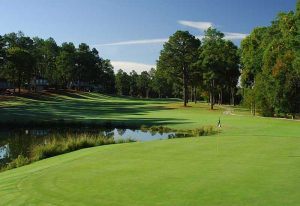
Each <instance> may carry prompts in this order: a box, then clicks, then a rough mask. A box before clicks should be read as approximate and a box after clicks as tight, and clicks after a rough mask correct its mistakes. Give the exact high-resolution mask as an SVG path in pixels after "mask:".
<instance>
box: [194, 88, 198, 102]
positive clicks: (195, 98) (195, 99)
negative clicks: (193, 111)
mask: <svg viewBox="0 0 300 206" xmlns="http://www.w3.org/2000/svg"><path fill="white" fill-rule="evenodd" d="M196 94H197V91H196V86H195V87H194V101H195V104H196V103H197V97H196Z"/></svg>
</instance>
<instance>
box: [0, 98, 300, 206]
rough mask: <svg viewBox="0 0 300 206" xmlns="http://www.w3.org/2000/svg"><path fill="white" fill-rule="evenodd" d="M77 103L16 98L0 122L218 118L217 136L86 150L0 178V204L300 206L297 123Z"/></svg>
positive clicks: (166, 105)
mask: <svg viewBox="0 0 300 206" xmlns="http://www.w3.org/2000/svg"><path fill="white" fill-rule="evenodd" d="M82 96H84V98H81V99H76V98H71V97H68V98H65V97H63V96H60V97H57V99H55V100H53V101H52V100H51V101H48V102H44V101H37V100H34V101H33V100H28V99H19V100H17V101H20V102H21V103H22V102H24V104H16V105H15V106H13V104H12V105H10V106H9V107H8V106H7V107H5V108H1V110H0V115H2V116H1V117H3V118H7V120H9V119H10V120H11V119H13V118H17V117H21V118H23V120H26V121H27V120H28V119H30V120H40V121H44V120H45V119H47V117H49V119H50V120H54V119H65V120H66V119H70V120H76V121H82V122H85V123H87V122H95V121H97V122H101V121H111V122H121V123H124V124H127V125H129V124H132V125H147V127H149V126H153V125H164V126H165V127H168V128H171V129H177V130H192V129H194V128H201V127H203V126H204V125H216V124H217V121H218V120H219V118H220V119H221V123H222V128H221V132H220V133H217V134H216V135H212V136H209V137H205V138H197V137H196V138H177V139H170V140H161V141H149V142H136V143H132V144H113V145H109V146H103V147H93V148H86V149H81V150H79V151H76V152H71V153H66V154H63V155H59V156H56V157H53V158H47V159H44V160H41V161H37V162H34V163H33V164H30V165H26V166H24V167H20V168H17V169H14V170H10V171H5V172H2V173H0V196H1V201H0V205H76V206H78V205H101V206H106V205H114V206H127V205H128V206H129V205H130V206H135V205H136V206H140V205H143V206H153V205H160V206H161V205H163V206H175V205H205V206H220V205H222V206H240V205H243V206H268V205H272V206H283V205H284V206H298V205H299V202H300V196H299V191H300V184H299V183H300V153H299V151H300V150H299V148H300V135H299V134H300V122H299V121H294V120H283V119H274V118H261V117H253V116H251V114H250V112H249V111H248V110H243V111H242V112H240V111H235V107H227V106H222V107H221V106H218V105H216V107H215V109H214V110H213V111H210V110H209V105H208V104H206V103H199V104H189V106H190V107H187V108H183V107H182V103H177V102H167V101H165V102H164V101H147V100H145V101H143V100H131V99H125V98H124V99H122V98H116V97H108V96H101V95H99V94H93V93H92V94H82ZM21 105H23V106H21ZM229 109H230V111H231V112H230V113H228V112H226V110H229ZM239 109H240V108H239ZM24 114H25V115H24ZM26 115H28V116H26ZM18 121H20V120H18ZM214 127H215V128H214V129H217V128H216V126H214Z"/></svg>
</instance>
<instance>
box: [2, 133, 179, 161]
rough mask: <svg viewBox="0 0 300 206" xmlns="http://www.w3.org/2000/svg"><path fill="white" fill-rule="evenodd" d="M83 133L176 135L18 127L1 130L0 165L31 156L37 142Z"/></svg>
mask: <svg viewBox="0 0 300 206" xmlns="http://www.w3.org/2000/svg"><path fill="white" fill-rule="evenodd" d="M83 133H88V134H98V135H99V136H105V137H107V138H112V137H113V138H115V139H127V138H131V139H135V140H137V141H148V140H156V139H168V138H173V137H175V133H159V132H147V131H141V130H133V129H123V128H100V129H98V128H97V129H95V128H60V129H53V128H51V129H16V130H0V167H1V166H3V165H5V164H7V163H9V162H10V161H11V160H13V159H15V158H17V157H18V155H23V156H25V157H30V152H31V149H32V148H33V147H34V146H35V145H37V144H47V142H48V141H49V140H50V138H53V137H56V138H66V137H67V136H70V135H71V136H72V134H74V136H78V135H80V134H83Z"/></svg>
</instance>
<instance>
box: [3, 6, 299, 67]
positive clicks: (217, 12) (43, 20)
mask: <svg viewBox="0 0 300 206" xmlns="http://www.w3.org/2000/svg"><path fill="white" fill-rule="evenodd" d="M295 5H296V0H26V1H25V0H0V35H3V34H6V33H10V32H18V31H23V32H24V33H25V35H27V36H30V37H35V36H38V37H40V38H45V39H46V38H49V37H53V38H54V39H55V40H56V42H57V43H58V44H59V45H60V44H61V43H63V42H73V43H74V44H75V45H78V44H80V43H83V42H84V43H87V44H89V45H90V46H91V47H95V48H96V49H97V50H98V51H99V54H100V56H101V57H103V58H105V59H110V60H111V62H112V64H113V66H114V68H115V70H118V69H123V70H125V71H127V72H129V71H131V70H132V69H134V70H136V71H137V72H138V73H139V72H141V71H143V70H149V69H150V68H151V67H155V64H156V61H157V60H158V58H159V53H160V50H161V49H162V48H163V43H164V42H165V41H167V40H168V38H169V36H170V35H172V34H173V33H175V32H176V31H177V30H184V31H189V32H190V33H191V34H193V35H195V36H196V37H198V38H201V36H202V35H203V34H204V31H205V30H206V29H207V28H208V27H210V26H212V27H214V28H217V29H218V30H220V31H222V32H223V33H224V34H225V38H227V39H230V40H232V41H233V42H234V43H235V44H236V45H238V46H239V45H240V41H241V40H242V39H243V38H245V37H246V36H247V34H249V33H251V31H252V30H253V28H254V27H258V26H268V25H270V23H271V21H272V20H273V19H274V18H275V17H276V15H277V14H278V12H287V11H291V10H294V9H295Z"/></svg>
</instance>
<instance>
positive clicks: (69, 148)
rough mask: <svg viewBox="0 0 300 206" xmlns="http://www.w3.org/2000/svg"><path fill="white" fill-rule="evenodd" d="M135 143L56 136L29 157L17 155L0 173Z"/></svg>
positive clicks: (92, 137) (38, 147) (95, 137)
mask: <svg viewBox="0 0 300 206" xmlns="http://www.w3.org/2000/svg"><path fill="white" fill-rule="evenodd" d="M129 142H135V140H132V139H118V140H115V139H114V138H108V137H103V136H99V135H93V134H79V135H75V134H72V135H70V134H68V135H67V136H66V137H63V138H62V137H59V136H57V135H55V136H53V137H51V138H50V139H49V140H48V141H47V143H45V144H39V145H34V146H33V148H31V157H30V158H28V157H24V156H23V155H19V156H18V157H17V158H16V159H14V160H13V161H12V162H10V163H9V164H8V165H7V166H6V167H4V168H1V171H5V170H10V169H14V168H17V167H21V166H24V165H28V164H30V163H32V162H36V161H39V160H42V159H46V158H49V157H54V156H57V155H61V154H65V153H68V152H73V151H76V150H80V149H84V148H89V147H97V146H103V145H109V144H121V143H129Z"/></svg>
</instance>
